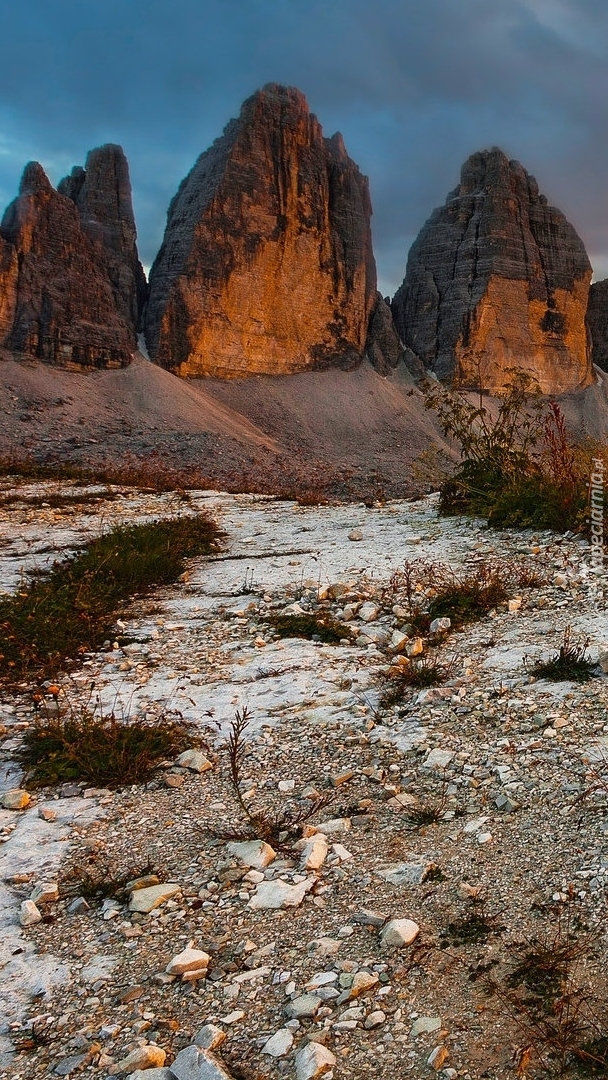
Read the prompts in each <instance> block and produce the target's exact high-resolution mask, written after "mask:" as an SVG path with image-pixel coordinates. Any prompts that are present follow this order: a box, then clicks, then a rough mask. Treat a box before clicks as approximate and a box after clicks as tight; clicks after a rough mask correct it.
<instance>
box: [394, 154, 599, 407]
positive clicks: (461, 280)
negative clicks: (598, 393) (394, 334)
mask: <svg viewBox="0 0 608 1080" xmlns="http://www.w3.org/2000/svg"><path fill="white" fill-rule="evenodd" d="M590 281H591V266H590V263H589V260H588V258H587V254H586V252H585V248H584V246H583V243H582V241H581V240H580V238H579V236H578V235H577V233H576V232H575V230H574V229H573V227H572V226H571V225H570V224H569V223H568V221H567V220H566V218H565V217H564V215H563V214H562V213H561V212H560V211H559V210H557V209H556V208H555V207H552V206H549V205H548V203H547V200H546V198H545V197H544V196H543V195H541V194H540V193H539V190H538V185H537V183H536V180H534V178H533V177H532V176H530V175H529V174H528V173H527V172H526V170H525V169H524V168H523V167H522V166H521V165H520V164H519V162H517V161H509V160H508V158H507V157H506V155H505V154H504V153H503V152H502V151H501V150H498V149H496V148H495V149H492V150H489V151H483V152H481V153H477V154H473V155H472V157H470V158H469V159H468V161H466V162H465V164H464V166H463V168H462V173H461V179H460V184H459V186H458V187H457V188H456V189H455V190H454V191H452V192H451V193H450V194H449V195H448V198H447V200H446V203H445V205H444V206H442V207H441V208H439V209H437V210H435V211H434V213H433V214H432V215H431V217H430V218H429V220H428V221H427V223H426V225H425V226H424V227H423V229H422V231H421V232H420V234H419V236H418V238H417V240H416V241H415V243H414V245H413V247H412V249H411V251H410V255H409V259H408V264H407V270H406V275H405V280H404V282H403V284H402V285H401V288H400V289H399V290H398V292H397V293H396V295H395V297H394V299H393V302H392V310H393V315H394V318H395V322H396V326H397V330H398V332H399V334H400V336H401V338H402V339H403V341H404V342H405V344H406V345H407V346H409V347H410V348H411V349H412V350H413V351H414V353H416V354H417V355H418V356H419V357H420V358H421V360H422V362H423V363H424V365H425V367H426V368H427V369H430V370H432V371H433V372H435V374H436V375H438V376H439V378H441V379H446V380H448V381H450V382H451V383H452V384H453V385H456V386H461V387H467V386H471V387H472V386H479V385H482V386H483V387H484V388H485V389H487V390H490V391H492V390H500V389H502V388H503V387H504V385H505V383H506V382H507V381H508V373H509V369H513V368H520V369H522V370H525V371H527V372H529V374H530V375H532V376H533V377H534V379H535V380H536V382H537V383H538V385H539V387H540V389H541V390H542V391H543V392H544V393H565V392H568V391H572V390H577V389H581V388H583V387H585V386H588V385H589V384H590V383H591V382H592V381H593V374H592V367H591V358H590V347H589V340H588V334H587V330H586V324H585V312H586V308H587V297H588V292H589V283H590Z"/></svg>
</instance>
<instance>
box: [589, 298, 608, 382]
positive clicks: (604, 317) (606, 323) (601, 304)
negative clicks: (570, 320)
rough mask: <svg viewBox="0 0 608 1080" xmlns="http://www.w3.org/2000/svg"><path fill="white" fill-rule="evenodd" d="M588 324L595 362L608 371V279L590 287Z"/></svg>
mask: <svg viewBox="0 0 608 1080" xmlns="http://www.w3.org/2000/svg"><path fill="white" fill-rule="evenodd" d="M587 325H588V327H589V333H590V334H591V344H592V350H593V351H592V358H593V363H594V364H597V366H598V367H600V368H601V369H602V371H608V280H606V281H596V282H594V283H593V285H592V286H591V288H590V289H589V306H588V308H587Z"/></svg>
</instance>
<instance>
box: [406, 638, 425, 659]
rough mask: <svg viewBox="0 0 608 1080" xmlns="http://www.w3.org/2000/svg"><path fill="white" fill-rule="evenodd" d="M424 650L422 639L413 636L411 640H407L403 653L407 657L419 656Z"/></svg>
mask: <svg viewBox="0 0 608 1080" xmlns="http://www.w3.org/2000/svg"><path fill="white" fill-rule="evenodd" d="M423 652H424V641H423V640H422V638H420V637H417V638H414V640H413V641H409V642H408V644H407V645H406V646H405V655H406V656H408V657H410V658H411V657H412V656H421V655H422V653H423Z"/></svg>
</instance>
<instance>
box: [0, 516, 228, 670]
mask: <svg viewBox="0 0 608 1080" xmlns="http://www.w3.org/2000/svg"><path fill="white" fill-rule="evenodd" d="M218 538H219V532H218V529H217V527H216V526H215V524H214V523H213V522H212V521H211V520H210V519H209V518H207V517H205V516H203V515H196V516H192V517H180V518H171V519H166V520H161V521H153V522H148V523H146V524H144V525H121V526H119V527H118V528H115V529H112V530H111V531H110V532H108V533H105V534H104V535H103V536H100V537H99V539H97V540H94V541H93V542H92V543H91V544H89V545H88V547H86V548H84V549H83V550H82V551H80V552H79V553H77V554H76V555H75V556H74V557H73V558H71V559H67V560H66V561H64V562H57V563H55V565H54V566H53V567H52V569H51V570H50V572H49V573H48V574H47V575H45V576H43V577H41V578H34V579H32V580H31V581H30V583H29V584H28V585H27V586H26V587H25V588H23V589H21V590H20V591H19V592H18V593H17V594H16V595H15V596H9V597H5V598H0V676H5V677H11V678H14V679H20V678H23V677H24V676H27V675H31V674H38V673H44V674H46V675H49V674H52V673H53V672H54V671H56V670H57V669H58V668H59V666H60V665H61V664H62V663H63V662H64V661H65V660H66V659H68V658H70V659H75V658H76V657H78V656H81V655H82V654H83V653H85V652H87V651H90V650H94V649H98V648H99V647H100V646H101V645H102V644H103V642H104V640H105V639H106V638H107V637H109V636H110V635H111V634H112V630H113V626H114V622H115V619H116V616H117V613H118V612H119V611H120V609H121V606H122V605H123V604H124V603H125V602H126V601H127V600H129V599H131V598H132V597H134V596H136V595H141V594H143V593H146V592H148V591H149V590H150V589H151V588H153V587H154V586H157V585H163V584H167V583H169V582H171V581H175V580H176V579H177V578H178V577H179V576H180V574H181V573H183V570H184V567H185V560H186V559H188V558H192V557H194V556H197V555H204V554H208V553H209V552H211V551H212V550H213V549H214V545H215V544H216V542H217V540H218Z"/></svg>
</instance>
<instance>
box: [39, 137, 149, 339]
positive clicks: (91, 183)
mask: <svg viewBox="0 0 608 1080" xmlns="http://www.w3.org/2000/svg"><path fill="white" fill-rule="evenodd" d="M57 190H58V191H59V192H60V194H62V195H67V196H68V197H69V198H70V199H72V201H73V202H74V203H75V205H76V207H77V208H78V213H79V215H80V224H81V227H82V231H83V232H84V234H85V235H86V236H87V237H88V239H89V240H90V241H91V243H92V245H93V248H94V250H95V253H96V255H97V258H98V261H99V263H100V266H101V267H102V268H103V270H104V271H105V272H106V273H107V275H108V277H109V279H110V283H111V285H112V290H113V292H114V302H115V304H116V307H117V310H118V312H119V314H120V315H121V317H122V318H123V319H124V321H125V322H126V323H127V324H128V325H129V326H131V327H132V330H133V342H134V344H135V341H136V336H137V329H138V326H139V322H140V318H141V314H142V310H143V306H144V303H145V300H146V296H147V288H148V287H147V283H146V278H145V274H144V271H143V268H142V265H141V263H140V261H139V256H138V253H137V231H136V228H135V218H134V215H133V200H132V196H131V180H130V177H129V165H128V162H127V159H126V157H125V154H124V151H123V149H122V147H120V146H115V145H114V144H112V143H107V144H106V145H104V146H98V147H96V148H95V149H94V150H91V151H90V153H89V154H88V155H87V159H86V163H85V166H84V168H82V167H81V166H79V165H77V166H75V167H74V168H73V169H72V172H71V173H70V175H69V176H66V177H65V179H64V180H62V181H61V182H60V183H59V184H58V185H57Z"/></svg>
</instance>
